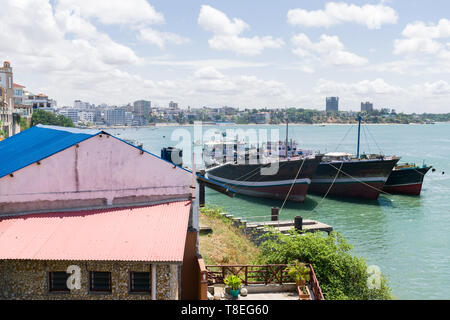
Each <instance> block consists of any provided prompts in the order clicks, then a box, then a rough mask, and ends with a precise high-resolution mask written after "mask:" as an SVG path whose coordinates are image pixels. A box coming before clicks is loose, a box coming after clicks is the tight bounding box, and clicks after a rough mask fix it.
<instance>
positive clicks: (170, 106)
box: [169, 101, 178, 109]
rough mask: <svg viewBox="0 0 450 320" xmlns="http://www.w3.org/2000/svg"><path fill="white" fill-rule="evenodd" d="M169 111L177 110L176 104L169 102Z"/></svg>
mask: <svg viewBox="0 0 450 320" xmlns="http://www.w3.org/2000/svg"><path fill="white" fill-rule="evenodd" d="M169 109H178V103H176V102H173V101H170V102H169Z"/></svg>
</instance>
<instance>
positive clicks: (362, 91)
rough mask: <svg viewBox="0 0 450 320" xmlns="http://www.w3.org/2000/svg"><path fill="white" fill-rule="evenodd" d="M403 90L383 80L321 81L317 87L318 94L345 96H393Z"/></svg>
mask: <svg viewBox="0 0 450 320" xmlns="http://www.w3.org/2000/svg"><path fill="white" fill-rule="evenodd" d="M402 91H403V89H401V88H399V87H395V86H392V85H390V84H388V83H386V81H384V80H383V79H381V78H378V79H375V80H362V81H359V82H354V83H346V82H336V81H330V80H325V79H319V80H318V81H317V85H316V92H317V93H323V94H330V93H333V94H339V95H343V96H356V97H366V96H377V95H392V94H398V93H400V92H402Z"/></svg>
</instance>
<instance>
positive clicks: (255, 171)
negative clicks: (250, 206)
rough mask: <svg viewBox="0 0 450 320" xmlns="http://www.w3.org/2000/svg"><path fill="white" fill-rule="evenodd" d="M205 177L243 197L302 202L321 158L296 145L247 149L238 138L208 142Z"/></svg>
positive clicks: (273, 144) (205, 156)
mask: <svg viewBox="0 0 450 320" xmlns="http://www.w3.org/2000/svg"><path fill="white" fill-rule="evenodd" d="M203 152H204V154H203V159H204V162H205V165H206V175H207V177H208V178H209V179H211V180H214V181H216V182H219V183H221V184H224V185H226V186H229V187H230V188H232V189H233V190H234V191H236V192H237V193H240V194H244V195H248V196H253V197H261V198H273V199H282V200H290V201H296V202H303V201H304V200H305V197H306V194H307V192H308V188H309V186H310V184H311V179H312V176H313V174H314V172H315V171H316V169H317V166H318V165H319V163H320V160H321V159H322V155H314V154H313V152H312V151H311V150H302V149H299V148H298V147H297V145H296V144H295V143H294V142H292V141H291V142H290V143H288V126H286V143H282V142H281V141H278V142H270V141H269V142H267V143H266V144H263V145H262V146H247V145H246V144H245V143H243V142H239V141H238V139H237V138H236V140H235V141H234V142H233V141H224V142H217V143H216V142H208V143H206V144H205V147H204V149H203Z"/></svg>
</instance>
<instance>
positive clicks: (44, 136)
mask: <svg viewBox="0 0 450 320" xmlns="http://www.w3.org/2000/svg"><path fill="white" fill-rule="evenodd" d="M101 132H102V131H99V130H86V129H75V128H64V127H56V126H45V125H37V126H34V127H32V128H30V129H28V130H25V131H23V132H20V133H18V134H16V135H14V136H12V137H10V138H8V139H5V140H3V141H0V178H1V177H4V176H6V175H8V174H10V173H13V172H14V171H17V170H19V169H22V168H24V167H26V166H28V165H30V164H33V163H35V162H36V161H39V160H42V159H44V158H47V157H49V156H51V155H53V154H55V153H57V152H60V151H62V150H64V149H67V148H69V147H71V146H73V145H75V144H77V143H79V142H81V141H83V140H86V139H89V138H91V137H93V136H95V135H97V134H99V133H101Z"/></svg>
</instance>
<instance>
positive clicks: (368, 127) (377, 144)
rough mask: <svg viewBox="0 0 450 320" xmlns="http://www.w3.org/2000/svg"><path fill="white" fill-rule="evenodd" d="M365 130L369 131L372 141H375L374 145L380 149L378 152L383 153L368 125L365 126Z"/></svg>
mask: <svg viewBox="0 0 450 320" xmlns="http://www.w3.org/2000/svg"><path fill="white" fill-rule="evenodd" d="M367 132H368V133H369V135H370V136H371V137H372V139H373V142H375V145H376V146H377V148H378V151H380V154H383V150H381V148H380V146H379V145H378V143H377V140H375V137H374V136H373V135H372V132H370V130H369V127H367Z"/></svg>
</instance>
